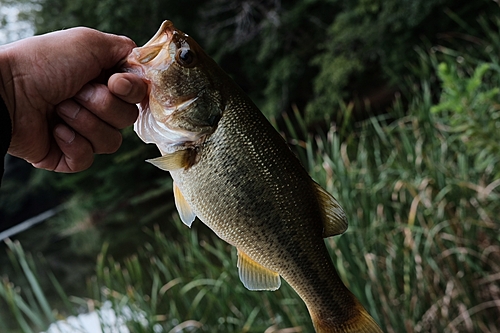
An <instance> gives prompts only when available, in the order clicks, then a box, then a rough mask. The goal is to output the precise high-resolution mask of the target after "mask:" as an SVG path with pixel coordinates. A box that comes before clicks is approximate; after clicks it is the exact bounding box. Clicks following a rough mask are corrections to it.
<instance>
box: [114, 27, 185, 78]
mask: <svg viewBox="0 0 500 333" xmlns="http://www.w3.org/2000/svg"><path fill="white" fill-rule="evenodd" d="M175 32H176V30H175V27H174V24H173V23H172V22H171V21H169V20H166V21H163V23H162V25H161V26H160V29H158V31H157V32H156V34H155V35H154V36H153V37H152V38H151V39H150V40H149V41H148V42H147V43H146V44H144V45H143V46H140V47H136V48H134V49H132V51H131V52H130V54H129V55H128V57H127V58H126V59H125V61H124V62H123V63H122V68H123V70H124V71H126V72H131V73H134V74H139V75H142V76H144V68H143V66H144V65H146V64H148V65H150V66H155V65H156V64H157V63H165V62H166V63H168V64H170V63H171V62H172V60H171V59H170V58H171V56H170V54H169V50H168V47H169V45H170V42H171V41H172V39H173V36H174V34H175ZM153 61H154V63H153Z"/></svg>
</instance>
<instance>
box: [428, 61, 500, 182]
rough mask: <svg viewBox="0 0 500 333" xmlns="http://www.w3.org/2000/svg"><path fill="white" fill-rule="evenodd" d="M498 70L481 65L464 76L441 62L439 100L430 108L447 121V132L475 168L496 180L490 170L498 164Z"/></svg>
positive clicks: (499, 146)
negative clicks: (456, 141)
mask: <svg viewBox="0 0 500 333" xmlns="http://www.w3.org/2000/svg"><path fill="white" fill-rule="evenodd" d="M461 67H462V66H461ZM499 69H500V67H498V65H497V64H491V63H484V64H481V65H479V66H478V67H476V68H475V69H473V72H472V73H471V75H470V76H467V74H466V73H464V71H463V68H460V67H459V66H457V65H455V64H450V65H449V64H447V63H441V64H440V65H439V68H438V75H439V78H440V79H441V81H442V82H443V91H442V94H441V101H440V103H439V104H438V105H435V106H433V107H432V108H431V111H433V112H441V113H445V115H446V117H448V118H449V124H450V125H451V132H452V133H454V134H456V136H457V139H460V140H461V141H462V142H463V143H464V145H465V146H466V148H467V149H468V151H469V154H470V155H471V156H475V159H474V161H475V163H474V165H475V168H476V169H477V170H478V171H480V172H485V173H487V174H491V173H492V172H497V173H496V174H495V175H496V177H497V178H498V177H500V173H498V171H499V170H494V168H495V166H496V165H498V164H499V162H500V145H498V142H500V99H499V92H500V88H498V87H499V85H498V84H499V83H500V81H499V79H498V73H499ZM488 74H489V75H488Z"/></svg>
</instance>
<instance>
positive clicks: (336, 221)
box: [314, 183, 347, 238]
mask: <svg viewBox="0 0 500 333" xmlns="http://www.w3.org/2000/svg"><path fill="white" fill-rule="evenodd" d="M314 185H315V187H316V193H317V196H318V200H319V202H320V205H321V208H322V210H323V237H324V238H327V237H331V236H335V235H340V234H342V233H344V231H346V230H347V218H346V216H345V213H344V210H343V209H342V207H341V206H340V204H339V202H338V201H337V200H336V199H335V198H334V197H332V195H331V194H330V193H328V192H327V191H325V190H324V189H323V188H322V187H321V186H319V185H318V184H317V183H314Z"/></svg>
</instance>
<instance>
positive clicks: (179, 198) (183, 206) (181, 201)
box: [174, 182, 196, 228]
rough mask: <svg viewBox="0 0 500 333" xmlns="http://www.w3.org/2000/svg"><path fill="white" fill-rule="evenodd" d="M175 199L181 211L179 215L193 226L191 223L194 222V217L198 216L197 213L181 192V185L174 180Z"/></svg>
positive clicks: (188, 224)
mask: <svg viewBox="0 0 500 333" xmlns="http://www.w3.org/2000/svg"><path fill="white" fill-rule="evenodd" d="M174 200H175V207H177V211H178V212H179V216H180V217H181V221H182V222H183V223H184V224H185V225H187V226H188V227H190V228H191V224H193V221H194V219H195V218H196V214H195V213H194V212H193V210H192V209H191V206H189V204H188V203H187V201H186V199H185V198H184V196H183V195H182V193H181V190H180V189H179V186H177V184H175V182H174Z"/></svg>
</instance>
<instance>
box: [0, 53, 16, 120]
mask: <svg viewBox="0 0 500 333" xmlns="http://www.w3.org/2000/svg"><path fill="white" fill-rule="evenodd" d="M10 49H11V48H10V45H9V44H7V45H2V46H0V97H1V98H2V100H3V101H4V103H5V106H6V107H7V110H8V111H9V116H10V119H11V121H12V119H14V110H15V105H16V102H15V90H14V77H13V75H12V68H11V64H12V58H11V57H10V54H11V51H10Z"/></svg>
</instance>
